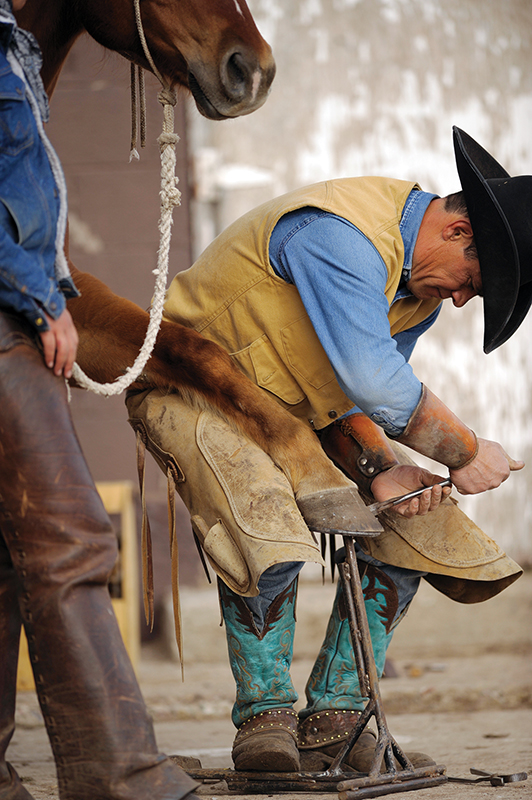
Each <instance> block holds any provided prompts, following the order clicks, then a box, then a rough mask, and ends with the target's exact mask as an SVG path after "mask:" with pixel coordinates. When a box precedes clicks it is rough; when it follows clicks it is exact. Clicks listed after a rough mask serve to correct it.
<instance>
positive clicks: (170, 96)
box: [157, 88, 177, 106]
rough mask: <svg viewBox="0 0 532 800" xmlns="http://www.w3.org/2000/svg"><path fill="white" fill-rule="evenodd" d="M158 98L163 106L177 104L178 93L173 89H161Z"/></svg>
mask: <svg viewBox="0 0 532 800" xmlns="http://www.w3.org/2000/svg"><path fill="white" fill-rule="evenodd" d="M157 100H158V101H159V103H160V104H161V105H162V106H175V105H176V103H177V97H176V93H175V92H174V90H173V89H166V88H165V89H161V91H160V92H159V93H158V95H157Z"/></svg>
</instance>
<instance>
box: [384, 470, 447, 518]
mask: <svg viewBox="0 0 532 800" xmlns="http://www.w3.org/2000/svg"><path fill="white" fill-rule="evenodd" d="M442 480H443V478H442V477H441V475H434V474H433V473H432V472H429V471H428V470H427V469H422V468H421V467H416V466H411V465H409V464H398V465H397V466H395V467H392V468H391V469H388V470H386V471H385V472H380V473H379V474H378V475H377V476H376V477H375V478H374V479H373V483H372V484H371V491H372V494H373V496H374V498H375V500H378V501H379V502H382V501H383V500H389V499H390V498H391V497H399V496H400V495H402V494H407V493H408V492H412V491H414V489H419V488H420V487H421V486H432V489H427V491H426V492H423V494H422V495H420V496H419V497H414V498H413V499H412V500H410V501H409V502H406V503H401V504H400V505H398V506H394V508H393V511H395V512H397V514H401V515H402V516H403V517H406V518H407V519H410V518H411V517H415V516H420V517H422V516H424V515H425V514H428V513H429V511H434V510H435V509H436V508H438V506H439V505H440V503H441V501H442V500H445V498H446V497H448V496H449V495H450V493H451V487H450V486H445V487H444V488H442V487H441V486H434V484H436V483H438V481H442Z"/></svg>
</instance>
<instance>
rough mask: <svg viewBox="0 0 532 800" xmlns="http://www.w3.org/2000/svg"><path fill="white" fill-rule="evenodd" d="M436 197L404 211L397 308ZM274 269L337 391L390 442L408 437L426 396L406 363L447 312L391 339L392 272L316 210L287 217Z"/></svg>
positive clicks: (365, 243) (345, 227) (348, 228)
mask: <svg viewBox="0 0 532 800" xmlns="http://www.w3.org/2000/svg"><path fill="white" fill-rule="evenodd" d="M434 197H436V195H433V194H428V193H426V192H421V191H419V190H414V191H412V192H411V194H410V196H409V197H408V200H407V202H406V204H405V207H404V209H403V214H402V218H401V224H400V231H401V236H402V238H403V243H404V247H405V259H404V264H403V278H402V280H401V284H400V286H399V290H398V292H397V294H396V296H395V298H394V302H395V301H396V300H398V299H400V298H403V297H406V296H409V295H410V292H409V291H408V289H407V288H406V281H407V280H408V278H409V276H410V270H411V267H412V256H413V253H414V247H415V244H416V240H417V235H418V232H419V227H420V225H421V220H422V219H423V215H424V213H425V211H426V209H427V206H428V205H429V203H430V202H431V200H433V199H434ZM270 263H271V265H272V267H273V269H274V270H275V272H276V273H277V275H279V277H281V278H283V279H284V280H285V281H287V282H289V283H293V284H294V285H295V286H296V287H297V289H298V291H299V294H300V296H301V299H302V301H303V304H304V306H305V309H306V311H307V313H308V315H309V317H310V320H311V322H312V325H313V326H314V329H315V331H316V333H317V335H318V338H319V340H320V342H321V344H322V346H323V348H324V350H325V352H326V353H327V357H328V358H329V361H330V362H331V365H332V367H333V369H334V372H335V375H336V378H337V380H338V383H339V384H340V386H341V387H342V389H343V391H344V392H345V394H346V395H347V396H348V397H349V398H350V399H351V400H352V401H353V403H354V404H355V406H354V408H353V409H352V411H351V412H349V413H354V412H355V411H359V410H362V411H363V412H364V413H365V414H367V416H369V417H370V418H371V419H372V420H373V421H374V422H376V423H377V424H378V425H380V426H381V427H382V428H384V430H385V431H386V432H387V433H388V434H390V436H399V435H400V434H401V433H402V431H403V430H404V429H405V427H406V425H407V423H408V420H409V419H410V417H411V416H412V413H413V411H414V409H415V408H416V406H417V404H418V402H419V399H420V396H421V383H420V381H419V380H418V378H417V377H416V376H415V375H414V372H413V370H412V367H411V366H410V364H409V363H408V360H409V358H410V356H411V354H412V351H413V349H414V346H415V344H416V342H417V339H418V338H419V336H420V335H421V334H422V333H424V332H425V331H426V330H427V329H428V328H430V326H431V325H432V324H433V323H434V322H435V320H436V318H437V316H438V313H439V311H440V308H441V306H439V307H438V309H436V311H434V312H433V313H432V314H431V315H430V316H429V317H428V318H427V319H426V320H424V321H423V322H422V323H420V324H418V325H416V326H415V327H413V328H410V329H409V330H407V331H404V332H402V333H399V334H397V335H396V336H394V337H392V336H391V335H390V323H389V321H388V311H389V308H388V301H387V299H386V295H385V293H384V291H385V287H386V281H387V277H388V272H387V269H386V265H385V263H384V261H383V259H382V256H381V255H380V253H379V252H378V251H377V250H376V248H375V247H374V245H373V244H372V243H371V242H370V241H369V240H368V239H367V238H366V237H365V236H364V234H363V233H361V231H360V230H358V228H356V227H355V226H354V225H353V224H351V223H350V222H348V221H347V220H346V219H344V218H342V217H338V216H335V215H334V214H330V213H328V212H325V211H322V210H320V209H317V208H302V209H298V210H297V211H292V212H290V213H288V214H285V215H284V216H283V217H281V219H280V220H279V222H278V223H277V225H276V226H275V228H274V231H273V234H272V236H271V239H270Z"/></svg>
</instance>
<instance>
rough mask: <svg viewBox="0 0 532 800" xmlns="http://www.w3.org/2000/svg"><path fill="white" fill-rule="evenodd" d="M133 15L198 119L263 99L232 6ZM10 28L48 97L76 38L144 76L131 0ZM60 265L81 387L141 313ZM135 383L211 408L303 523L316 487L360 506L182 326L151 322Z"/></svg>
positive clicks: (63, 7) (139, 332) (130, 336)
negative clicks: (272, 474) (278, 482)
mask: <svg viewBox="0 0 532 800" xmlns="http://www.w3.org/2000/svg"><path fill="white" fill-rule="evenodd" d="M140 8H141V12H142V22H143V26H144V31H145V37H146V40H147V43H148V47H149V50H150V52H151V55H152V58H153V61H154V63H155V64H156V67H157V69H158V71H159V72H160V74H161V75H162V77H163V79H164V81H165V82H167V84H168V86H170V87H182V88H183V89H184V90H186V91H188V92H190V93H191V94H192V96H193V98H194V100H195V103H196V106H197V109H198V111H199V112H200V113H201V114H203V115H204V116H206V117H208V118H210V119H214V120H221V119H226V118H230V117H235V116H239V115H243V114H249V113H251V112H252V111H254V110H255V109H257V108H258V107H259V106H260V105H262V103H264V101H265V100H266V97H267V95H268V92H269V88H270V85H271V82H272V80H273V77H274V73H275V62H274V60H273V57H272V53H271V48H270V47H269V45H268V44H267V43H266V42H265V40H264V39H263V38H262V36H261V35H260V33H259V31H258V29H257V27H256V25H255V22H254V20H253V17H252V16H251V13H250V11H249V9H248V7H247V5H246V3H245V1H244V0H216V2H215V3H213V2H212V0H164V2H161V0H142V3H141V5H140ZM17 21H18V23H19V25H20V26H21V27H22V28H25V29H26V30H29V31H31V32H32V33H33V34H34V35H35V37H36V38H37V41H38V42H39V45H40V47H41V50H42V53H43V67H42V71H41V74H42V77H43V81H44V84H45V88H46V90H47V92H48V94H49V96H50V97H51V96H52V94H53V90H54V88H55V86H56V84H57V80H58V78H59V75H60V72H61V69H62V66H63V64H64V62H65V60H66V57H67V55H68V53H69V51H70V49H71V48H72V46H73V44H74V42H75V41H76V40H77V38H78V37H79V36H81V34H82V33H84V32H87V33H89V34H90V35H91V36H92V37H93V38H94V39H95V40H96V41H97V42H99V43H100V44H101V45H103V46H104V47H106V48H108V49H110V50H114V51H116V52H117V53H119V54H121V55H123V56H124V57H125V58H127V59H128V60H129V61H131V62H132V63H134V64H136V65H139V66H141V67H143V68H144V69H147V70H150V71H151V67H150V65H149V63H148V62H147V59H146V56H145V54H144V51H143V48H142V44H141V41H140V38H139V34H138V32H137V27H136V22H135V10H134V0H76V2H73V0H27V2H26V5H25V6H24V8H23V9H22V10H21V11H19V12H17ZM67 247H68V243H67ZM69 263H70V267H71V273H72V276H73V279H74V281H75V284H76V286H77V287H78V289H79V290H80V292H81V296H80V297H79V298H75V299H71V300H69V301H68V308H69V310H70V312H71V314H72V317H73V319H74V322H75V325H76V328H77V330H78V334H79V339H80V343H79V348H78V358H77V360H78V363H79V365H80V366H81V368H82V370H83V371H84V372H85V373H86V374H87V375H88V376H89V377H90V378H92V379H93V380H95V381H98V382H101V383H109V382H112V381H114V380H115V379H116V378H117V376H119V375H122V374H123V373H124V372H125V370H126V369H127V367H129V366H130V365H131V364H132V363H133V362H134V360H135V357H136V355H137V353H138V351H139V349H140V347H141V346H142V343H143V340H144V335H145V332H146V329H147V325H148V321H149V317H148V314H147V313H146V312H145V311H144V310H143V309H141V308H140V307H139V306H137V305H136V304H134V303H132V302H131V301H129V300H127V299H125V298H123V297H120V296H118V295H116V294H115V293H113V292H112V291H111V290H110V289H109V288H108V287H107V286H106V285H105V284H104V283H103V282H101V281H100V280H98V279H97V278H95V277H94V276H93V275H90V274H88V273H82V272H80V271H79V270H77V269H76V268H75V266H74V265H73V264H72V262H71V261H69ZM141 380H142V384H143V386H145V387H148V386H153V387H156V388H161V389H164V390H166V391H177V392H179V393H180V394H181V395H182V396H183V397H185V398H186V399H187V400H188V401H189V402H190V403H192V404H194V405H195V406H197V407H200V408H209V409H211V410H213V411H214V412H215V413H217V414H219V415H221V416H222V417H223V418H225V419H226V420H227V421H228V422H229V423H230V424H232V425H233V426H235V427H236V428H237V429H239V430H240V431H242V432H243V433H245V434H246V435H247V436H248V437H249V438H251V439H252V440H254V441H255V442H256V443H257V444H258V446H259V447H261V448H262V449H263V450H264V451H265V452H266V453H267V454H268V455H269V456H270V457H271V459H272V460H273V461H274V463H275V464H276V465H277V466H278V467H279V468H280V469H281V470H282V471H283V472H284V474H285V475H286V477H287V478H288V480H289V482H290V484H291V486H292V489H293V491H294V495H295V497H296V499H297V500H298V502H299V503H300V508H301V510H302V513H303V516H304V517H305V504H306V502H307V501H309V503H310V505H312V500H313V498H315V497H316V496H317V495H319V494H320V492H322V491H323V490H326V489H329V490H332V489H336V490H337V492H338V493H341V496H342V498H343V500H344V502H345V503H346V508H347V509H348V510H349V511H350V512H351V513H352V514H354V515H355V516H356V513H357V511H360V500H359V499H358V497H357V496H356V492H355V493H353V492H352V487H353V486H354V484H352V483H351V482H350V481H349V480H348V479H347V478H346V477H345V476H344V475H343V474H342V473H341V472H340V471H339V470H338V469H337V467H336V466H335V465H334V464H333V463H332V461H330V460H329V458H328V457H327V456H326V455H325V453H324V451H323V450H322V448H321V446H320V444H319V441H318V439H317V437H316V435H315V433H314V432H313V431H312V430H311V428H310V427H308V426H307V425H306V424H305V423H303V422H302V421H300V420H298V419H297V418H296V417H295V416H293V415H292V414H290V413H289V412H288V411H287V410H285V409H284V408H282V407H281V406H280V405H279V404H278V403H277V401H276V400H274V399H273V398H272V397H271V396H269V395H268V394H267V393H266V392H265V391H263V390H262V389H259V388H258V387H257V386H255V384H253V383H252V381H250V380H249V379H248V378H247V377H245V376H244V375H243V373H242V372H241V371H240V370H239V369H238V367H237V366H236V365H235V364H234V363H233V361H232V359H231V358H230V356H229V354H228V353H227V352H226V351H225V350H224V349H223V348H221V347H220V346H219V345H217V344H215V343H214V342H212V341H210V340H208V339H206V338H204V337H203V336H201V335H200V334H199V333H197V332H196V331H194V330H193V329H191V328H187V327H184V326H181V325H178V324H176V323H173V322H168V321H164V320H163V322H162V324H161V328H160V331H159V334H158V336H157V340H156V343H155V347H154V350H153V353H152V355H151V357H150V359H149V361H148V363H147V365H146V367H145V369H144V372H143V374H142V376H141ZM346 488H347V489H348V492H347V494H346V491H345V490H346ZM338 497H340V494H338ZM355 500H356V502H355V503H354V501H355ZM353 503H354V505H353ZM336 510H337V511H338V509H336ZM307 521H308V520H307ZM316 529H317V528H316Z"/></svg>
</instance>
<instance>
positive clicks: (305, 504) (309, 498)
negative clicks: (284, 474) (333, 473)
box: [297, 486, 383, 536]
mask: <svg viewBox="0 0 532 800" xmlns="http://www.w3.org/2000/svg"><path fill="white" fill-rule="evenodd" d="M297 505H298V508H299V511H300V512H301V516H302V517H303V519H304V520H305V522H306V524H307V525H308V527H309V528H310V530H311V531H315V532H316V533H338V534H341V535H347V536H349V535H357V536H378V535H379V533H382V531H383V527H382V525H381V524H380V522H379V521H378V520H377V518H376V517H375V516H374V515H373V514H372V513H371V512H370V511H368V510H367V508H366V506H365V504H364V501H363V500H362V498H361V497H360V495H359V493H358V490H357V489H356V487H355V486H353V487H350V486H344V487H341V488H338V489H325V490H324V491H322V492H313V493H312V494H307V495H305V496H304V497H298V498H297Z"/></svg>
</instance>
